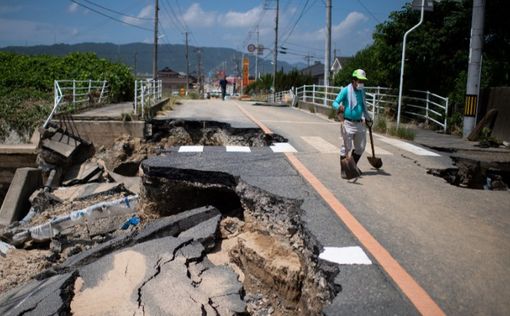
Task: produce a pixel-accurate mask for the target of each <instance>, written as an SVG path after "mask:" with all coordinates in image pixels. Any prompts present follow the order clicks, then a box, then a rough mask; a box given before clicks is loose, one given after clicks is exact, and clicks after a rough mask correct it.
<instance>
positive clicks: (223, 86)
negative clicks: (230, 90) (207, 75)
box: [220, 76, 228, 100]
mask: <svg viewBox="0 0 510 316" xmlns="http://www.w3.org/2000/svg"><path fill="white" fill-rule="evenodd" d="M227 83H228V81H227V76H225V77H223V79H221V80H220V87H221V99H222V100H225V95H226V94H227Z"/></svg>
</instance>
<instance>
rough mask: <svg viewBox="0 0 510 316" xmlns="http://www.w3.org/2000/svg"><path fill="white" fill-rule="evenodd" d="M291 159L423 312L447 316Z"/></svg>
mask: <svg viewBox="0 0 510 316" xmlns="http://www.w3.org/2000/svg"><path fill="white" fill-rule="evenodd" d="M285 155H286V156H287V159H288V160H289V162H290V163H291V164H292V165H293V166H294V168H295V169H296V170H297V171H298V172H299V173H300V174H301V176H303V178H305V179H306V180H307V181H308V182H309V183H310V185H311V186H312V187H313V188H314V189H315V191H317V193H319V195H320V196H321V197H322V198H323V199H324V201H325V202H326V203H327V204H328V205H329V206H330V207H331V208H332V209H333V211H334V212H335V214H336V215H337V216H338V217H339V218H340V219H341V220H342V221H343V222H344V224H345V225H346V226H347V227H348V228H349V230H350V231H351V232H352V233H353V234H354V236H356V238H357V239H358V240H359V242H360V243H361V244H362V245H363V247H365V249H366V250H367V251H368V252H369V253H370V254H371V255H372V256H373V257H374V258H375V259H376V260H377V262H379V265H380V266H382V268H383V269H384V270H385V271H386V273H388V275H389V276H390V277H391V278H392V279H393V281H395V283H396V284H397V285H398V287H400V289H401V290H402V292H403V293H404V294H405V295H406V296H407V297H408V298H409V300H410V301H411V302H412V303H413V304H414V306H415V307H416V309H417V310H418V311H419V312H420V313H421V314H422V315H445V313H444V312H443V311H442V310H441V308H440V307H439V306H438V305H437V304H436V302H434V300H432V298H431V297H430V296H429V295H428V294H427V292H425V290H424V289H423V288H422V287H421V286H420V285H419V284H418V283H417V282H416V281H415V280H414V279H413V277H412V276H411V275H410V274H409V273H407V271H406V270H405V269H404V268H403V267H402V266H401V265H400V264H399V263H398V262H397V260H395V259H394V258H393V257H392V256H391V254H390V253H389V252H388V251H387V250H386V249H385V248H384V247H383V246H382V245H381V244H380V243H379V242H378V241H377V240H376V239H375V238H374V237H373V236H372V235H371V234H370V233H369V232H368V231H367V230H366V229H365V228H364V227H363V226H362V225H361V223H360V222H358V220H356V218H355V217H354V216H353V215H352V214H351V213H350V212H349V211H348V210H347V208H346V207H345V206H344V205H343V204H342V203H341V202H340V201H338V200H337V198H336V197H335V196H334V195H333V193H331V191H329V190H328V189H327V188H326V187H325V186H324V185H323V184H322V183H321V182H320V181H319V179H317V177H315V176H314V175H313V174H312V173H311V172H310V170H308V169H307V168H306V167H305V166H304V165H303V164H302V163H301V161H299V160H298V159H297V158H296V156H295V155H294V154H292V153H285Z"/></svg>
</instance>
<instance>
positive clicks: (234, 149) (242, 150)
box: [226, 146, 251, 153]
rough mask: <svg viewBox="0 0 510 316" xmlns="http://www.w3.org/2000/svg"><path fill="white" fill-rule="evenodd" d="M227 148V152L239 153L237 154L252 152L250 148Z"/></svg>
mask: <svg viewBox="0 0 510 316" xmlns="http://www.w3.org/2000/svg"><path fill="white" fill-rule="evenodd" d="M226 147H227V152H237V153H249V152H251V149H250V147H248V146H226Z"/></svg>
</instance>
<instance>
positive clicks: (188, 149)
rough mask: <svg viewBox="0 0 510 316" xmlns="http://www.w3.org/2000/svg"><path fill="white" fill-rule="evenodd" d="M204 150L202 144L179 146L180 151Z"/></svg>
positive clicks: (197, 151)
mask: <svg viewBox="0 0 510 316" xmlns="http://www.w3.org/2000/svg"><path fill="white" fill-rule="evenodd" d="M203 151H204V146H181V147H179V152H180V153H201V152H203Z"/></svg>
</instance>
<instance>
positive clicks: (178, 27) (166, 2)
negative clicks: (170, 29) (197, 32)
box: [162, 0, 186, 33]
mask: <svg viewBox="0 0 510 316" xmlns="http://www.w3.org/2000/svg"><path fill="white" fill-rule="evenodd" d="M163 4H164V5H163V6H162V8H163V10H164V11H165V14H166V16H167V17H168V19H169V20H170V22H172V24H173V25H174V26H175V28H176V29H177V30H178V31H179V32H181V33H184V32H185V31H186V29H185V28H183V27H182V25H179V24H178V23H177V17H176V16H175V14H174V16H173V18H172V15H171V14H170V12H169V11H168V9H167V6H168V7H169V8H172V7H171V6H170V4H169V3H168V1H167V0H165V2H163Z"/></svg>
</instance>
